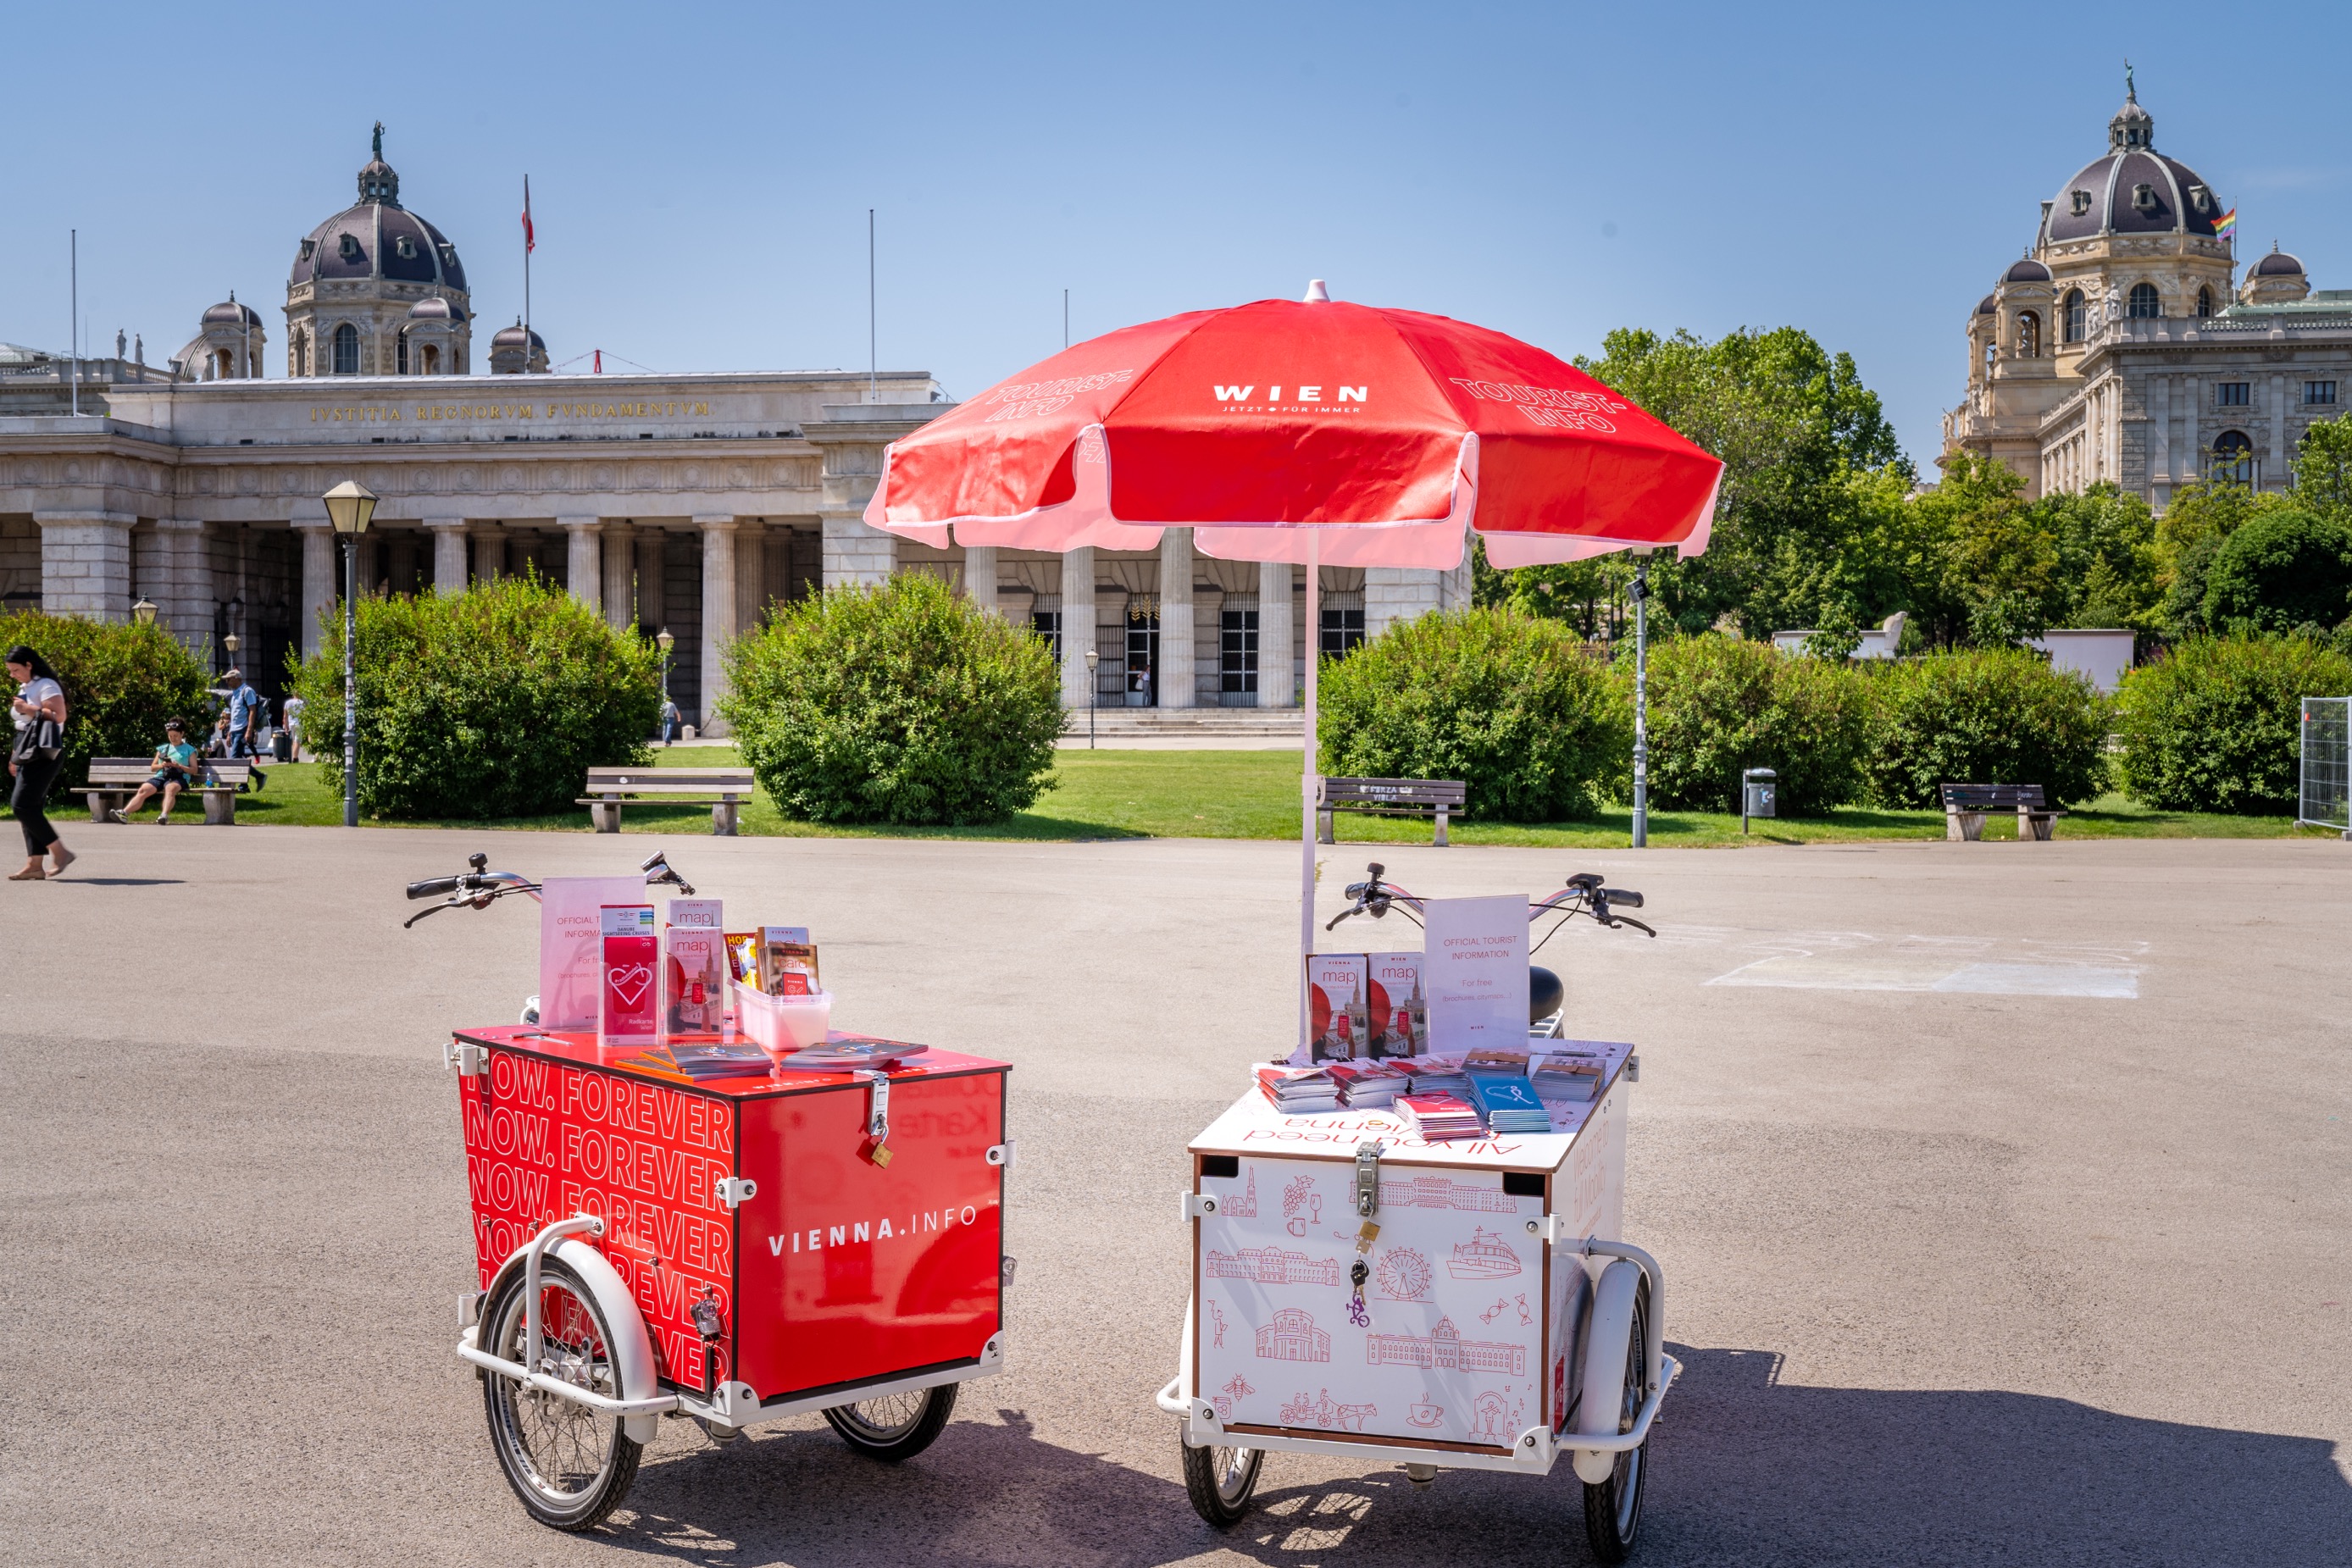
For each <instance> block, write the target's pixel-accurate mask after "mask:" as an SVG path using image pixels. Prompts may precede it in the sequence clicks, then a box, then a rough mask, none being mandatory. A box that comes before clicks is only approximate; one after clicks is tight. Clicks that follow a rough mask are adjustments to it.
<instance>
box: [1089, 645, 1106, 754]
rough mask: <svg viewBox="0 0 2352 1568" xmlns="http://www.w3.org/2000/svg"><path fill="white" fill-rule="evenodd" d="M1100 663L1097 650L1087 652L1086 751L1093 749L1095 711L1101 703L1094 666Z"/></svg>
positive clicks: (1100, 658)
mask: <svg viewBox="0 0 2352 1568" xmlns="http://www.w3.org/2000/svg"><path fill="white" fill-rule="evenodd" d="M1101 661H1102V653H1101V651H1100V650H1099V649H1095V648H1089V649H1087V750H1088V751H1092V750H1093V749H1094V748H1095V709H1096V708H1097V707H1098V706H1101V703H1102V685H1101V683H1099V682H1098V681H1097V680H1096V679H1095V665H1096V664H1099V663H1100V662H1101Z"/></svg>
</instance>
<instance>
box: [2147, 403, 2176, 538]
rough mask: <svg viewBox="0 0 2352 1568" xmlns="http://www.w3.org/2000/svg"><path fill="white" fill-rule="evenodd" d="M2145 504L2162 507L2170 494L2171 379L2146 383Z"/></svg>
mask: <svg viewBox="0 0 2352 1568" xmlns="http://www.w3.org/2000/svg"><path fill="white" fill-rule="evenodd" d="M2147 433H2148V438H2147V504H2148V505H2149V506H2151V507H2161V506H2162V505H2164V503H2165V501H2166V499H2167V498H2168V497H2169V496H2170V494H2171V490H2172V378H2171V377H2170V376H2156V377H2153V378H2151V379H2150V380H2149V382H2148V383H2147Z"/></svg>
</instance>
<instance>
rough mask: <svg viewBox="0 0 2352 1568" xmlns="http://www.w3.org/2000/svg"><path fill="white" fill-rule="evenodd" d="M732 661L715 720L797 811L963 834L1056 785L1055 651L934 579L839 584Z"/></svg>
mask: <svg viewBox="0 0 2352 1568" xmlns="http://www.w3.org/2000/svg"><path fill="white" fill-rule="evenodd" d="M726 659H727V669H728V674H729V678H730V683H731V694H730V695H729V696H727V697H725V698H723V699H722V700H721V701H720V702H719V714H720V716H723V717H724V718H725V719H726V720H727V721H728V722H729V723H730V724H731V725H733V726H734V727H735V734H736V741H737V744H738V745H739V746H740V747H741V748H742V753H743V760H744V761H745V762H747V763H749V764H751V771H752V773H753V774H754V775H755V776H756V777H757V778H758V779H759V780H760V786H761V788H762V789H765V790H767V792H768V796H769V798H770V799H771V800H773V801H775V803H776V807H777V809H778V810H781V811H782V812H784V813H785V814H786V815H787V816H793V817H800V818H803V819H805V820H807V821H817V822H899V823H908V824H921V823H948V824H954V825H959V826H960V825H962V824H965V823H971V822H992V821H1000V820H1001V819H1003V818H1004V817H1007V816H1009V815H1011V814H1012V813H1013V812H1015V811H1019V810H1026V809H1027V808H1028V807H1030V806H1031V805H1034V803H1035V802H1036V800H1037V797H1038V796H1039V795H1040V794H1041V793H1043V792H1044V791H1045V789H1050V788H1052V781H1051V779H1050V770H1051V769H1052V768H1053V766H1054V741H1055V737H1058V736H1059V735H1060V734H1061V732H1062V727H1063V724H1064V722H1065V717H1066V716H1065V715H1064V714H1063V711H1062V695H1061V673H1060V670H1059V668H1058V666H1057V665H1056V664H1055V660H1054V655H1053V653H1052V651H1051V650H1050V648H1049V647H1048V646H1047V644H1046V643H1045V640H1044V639H1042V638H1039V637H1036V636H1034V635H1033V634H1031V633H1030V632H1027V631H1025V630H1022V629H1019V628H1016V627H1013V626H1011V625H1008V624H1007V623H1006V622H1004V620H1003V618H1002V617H1000V616H997V615H993V614H991V613H989V612H986V611H983V610H980V609H977V608H975V607H974V606H973V604H972V602H971V601H970V600H968V599H964V598H961V597H959V596H958V595H956V594H955V593H953V592H951V591H950V590H949V589H948V587H947V585H946V584H944V583H942V582H940V581H939V580H937V579H935V578H931V577H927V576H924V575H921V574H919V573H915V572H902V573H900V574H899V575H898V576H896V577H893V578H891V579H890V580H889V581H887V583H884V584H883V585H881V586H880V587H877V588H831V589H827V590H825V591H824V593H822V594H819V595H816V596H814V597H812V598H809V599H804V600H803V601H800V602H798V603H796V604H793V605H790V606H786V607H782V608H779V609H778V610H777V611H776V612H775V613H774V615H773V617H772V619H771V620H770V621H769V622H768V624H767V625H766V626H765V627H763V628H761V629H760V630H759V631H756V632H751V633H750V634H749V635H747V636H744V637H742V638H740V639H739V640H738V641H737V642H736V643H734V644H733V645H732V646H730V648H729V649H728V650H727V653H726Z"/></svg>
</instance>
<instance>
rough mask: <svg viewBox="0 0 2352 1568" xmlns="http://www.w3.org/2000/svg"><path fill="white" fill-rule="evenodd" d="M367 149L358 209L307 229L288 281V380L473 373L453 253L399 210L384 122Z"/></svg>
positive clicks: (466, 312)
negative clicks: (385, 150)
mask: <svg viewBox="0 0 2352 1568" xmlns="http://www.w3.org/2000/svg"><path fill="white" fill-rule="evenodd" d="M370 151H371V152H372V153H373V156H371V157H370V158H369V159H368V161H367V162H366V164H365V165H364V166H362V168H361V170H360V173H359V197H360V199H359V201H358V202H357V203H356V204H353V205H352V206H349V207H346V208H344V209H343V210H342V211H341V212H340V213H337V214H335V215H334V216H333V217H331V218H329V219H328V220H327V221H326V222H325V223H323V224H320V225H319V226H318V227H317V228H315V229H312V230H311V231H310V235H309V236H308V237H307V238H305V239H304V240H303V241H302V245H301V248H300V250H299V253H298V254H297V255H296V256H295V257H294V267H293V270H292V271H291V272H290V273H289V274H288V276H287V281H286V361H287V362H286V369H287V373H288V374H289V375H296V376H391V375H400V376H406V375H467V374H469V373H471V372H470V371H469V369H468V367H467V359H468V357H469V350H470V348H471V343H472V328H471V326H470V325H469V324H468V323H469V318H470V313H471V311H472V308H473V300H472V296H471V295H470V294H469V293H468V292H467V285H466V269H465V267H464V266H463V265H462V264H461V263H460V262H459V261H458V259H457V246H454V245H452V244H450V243H449V239H448V236H447V235H444V234H443V233H442V232H441V231H440V230H439V229H437V228H435V227H434V226H433V225H431V224H429V223H427V222H425V219H423V218H421V217H419V216H418V215H417V214H415V213H413V212H410V211H409V210H408V209H407V208H405V207H404V206H402V205H401V204H400V175H399V173H398V172H396V171H394V168H393V166H392V165H391V164H389V163H387V162H384V161H383V122H382V121H378V122H377V124H376V127H375V136H374V141H373V145H372V147H371V149H370Z"/></svg>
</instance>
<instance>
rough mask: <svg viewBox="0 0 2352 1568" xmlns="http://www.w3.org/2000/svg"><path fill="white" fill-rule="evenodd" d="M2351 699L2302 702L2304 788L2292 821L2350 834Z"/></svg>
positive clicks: (2351, 799) (2316, 699) (2315, 699)
mask: <svg viewBox="0 0 2352 1568" xmlns="http://www.w3.org/2000/svg"><path fill="white" fill-rule="evenodd" d="M2347 754H2352V697H2305V698H2304V699H2303V770H2302V771H2303V787H2302V790H2301V797H2302V798H2301V800H2300V801H2299V802H2298V804H2297V807H2296V810H2295V821H2298V822H2308V823H2311V824H2312V825H2313V826H2315V827H2323V828H2336V829H2339V830H2342V831H2345V832H2347V833H2352V789H2347V774H2346V766H2347Z"/></svg>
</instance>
